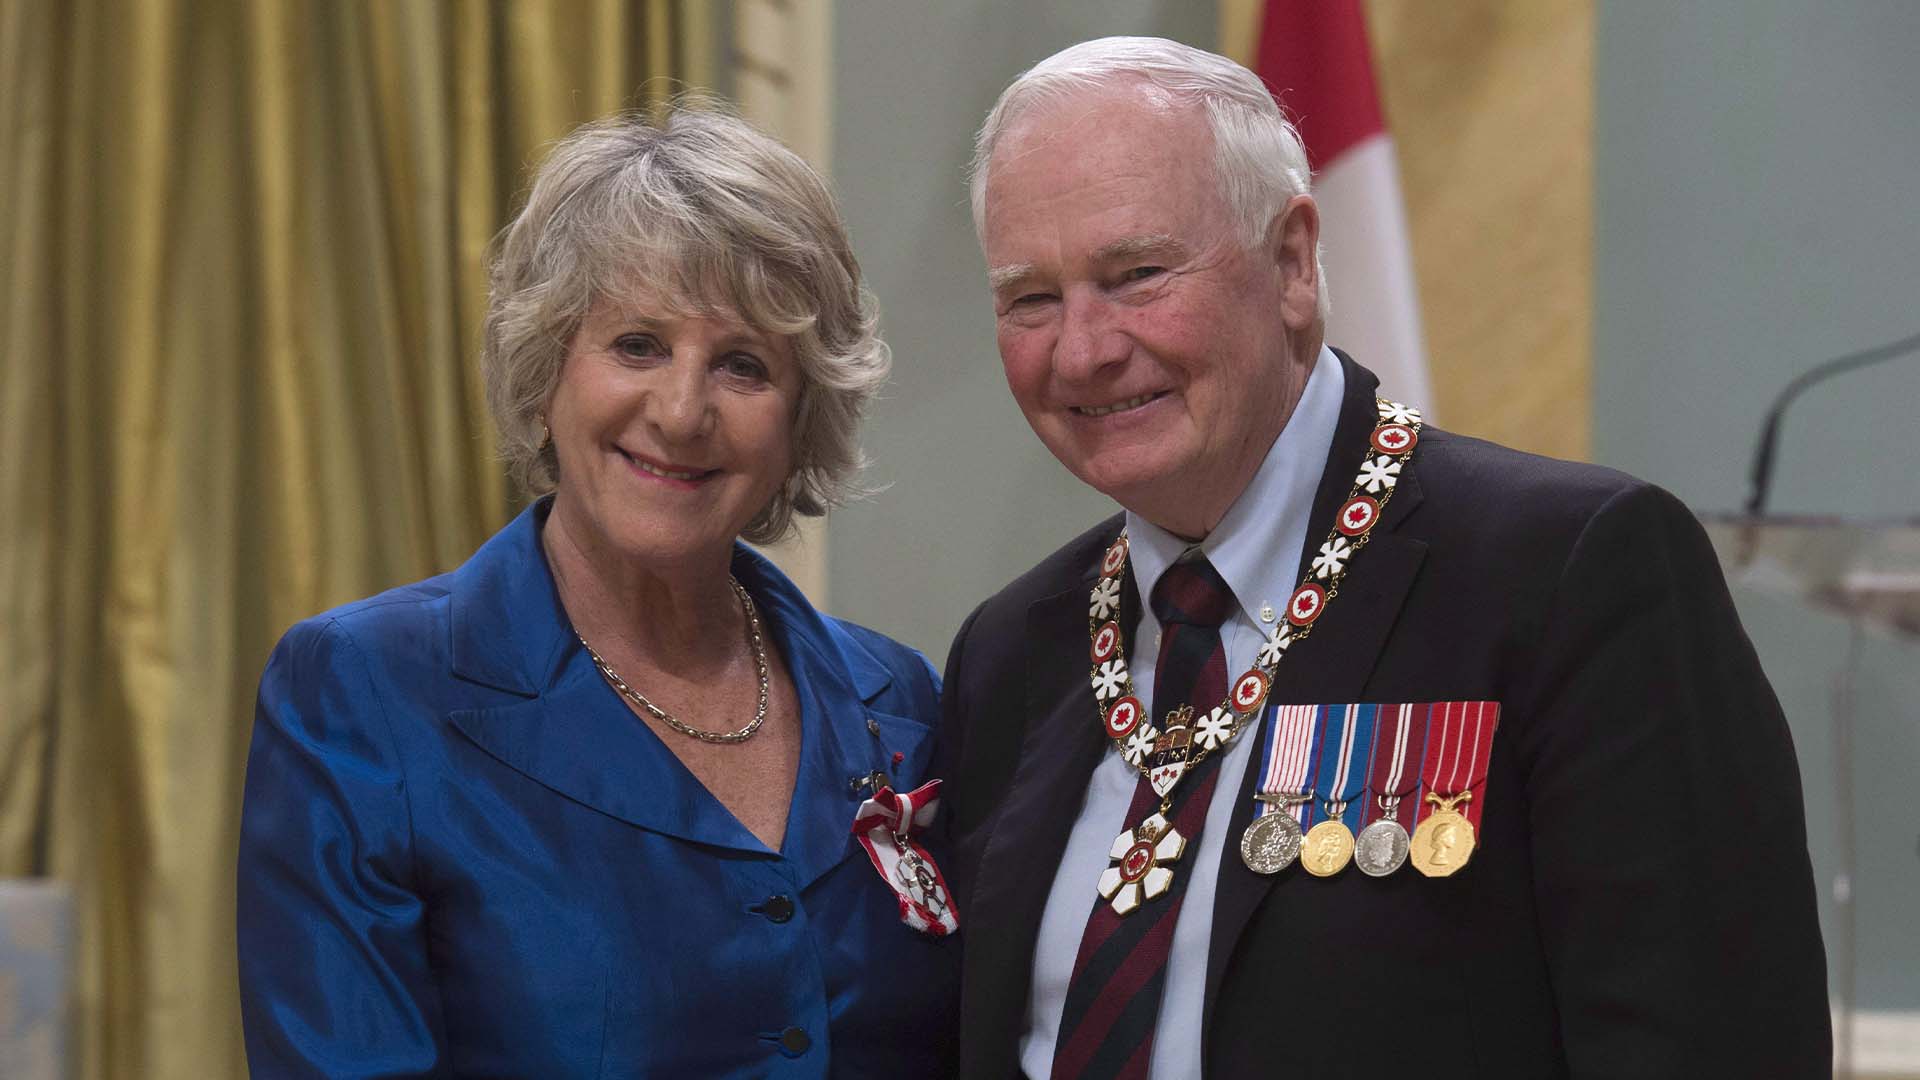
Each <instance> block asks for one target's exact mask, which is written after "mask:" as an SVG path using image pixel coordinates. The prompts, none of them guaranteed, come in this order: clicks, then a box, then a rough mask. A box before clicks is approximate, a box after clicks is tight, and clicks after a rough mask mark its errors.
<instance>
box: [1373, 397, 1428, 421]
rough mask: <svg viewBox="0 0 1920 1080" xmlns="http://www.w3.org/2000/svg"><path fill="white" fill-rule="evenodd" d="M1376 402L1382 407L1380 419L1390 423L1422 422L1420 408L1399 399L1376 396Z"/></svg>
mask: <svg viewBox="0 0 1920 1080" xmlns="http://www.w3.org/2000/svg"><path fill="white" fill-rule="evenodd" d="M1374 404H1375V405H1377V406H1379V408H1380V419H1381V421H1382V422H1384V423H1388V424H1407V425H1413V424H1417V423H1419V422H1420V410H1419V409H1416V408H1414V407H1412V406H1410V405H1402V404H1400V403H1399V402H1397V401H1388V400H1387V399H1385V398H1375V399H1374Z"/></svg>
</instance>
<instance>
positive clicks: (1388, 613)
mask: <svg viewBox="0 0 1920 1080" xmlns="http://www.w3.org/2000/svg"><path fill="white" fill-rule="evenodd" d="M1337 355H1338V356H1339V358H1340V363H1341V366H1342V368H1343V369H1344V371H1345V374H1346V392H1345V394H1344V395H1343V397H1342V399H1341V403H1340V419H1339V422H1338V423H1337V424H1336V426H1335V428H1334V436H1333V446H1332V449H1331V450H1330V452H1329V453H1328V454H1327V467H1326V471H1325V472H1324V473H1322V474H1321V478H1320V486H1319V487H1318V489H1316V491H1315V494H1314V500H1313V515H1312V517H1311V518H1310V519H1309V522H1308V527H1307V541H1306V547H1305V549H1304V550H1303V551H1302V552H1301V555H1300V564H1299V572H1298V575H1297V576H1296V580H1301V579H1303V578H1304V577H1305V575H1306V573H1307V569H1308V567H1309V566H1310V565H1311V563H1312V559H1313V553H1314V552H1316V551H1317V550H1318V549H1319V545H1320V542H1321V540H1322V539H1323V538H1324V537H1325V536H1326V534H1327V531H1328V530H1329V529H1331V528H1332V527H1333V517H1334V514H1335V513H1337V512H1338V511H1339V509H1340V507H1341V505H1342V504H1344V503H1345V501H1346V497H1347V493H1348V491H1349V490H1351V488H1352V486H1353V478H1354V476H1355V474H1356V473H1358V472H1359V469H1360V462H1361V459H1362V458H1363V457H1364V456H1365V455H1366V453H1367V450H1368V443H1367V440H1368V436H1369V435H1370V434H1371V432H1372V431H1373V428H1374V425H1375V423H1376V422H1377V420H1378V413H1377V412H1376V410H1375V408H1374V404H1373V401H1374V390H1375V388H1376V387H1377V386H1378V385H1379V380H1378V379H1377V378H1375V376H1374V375H1373V373H1372V372H1370V371H1367V370H1366V369H1365V368H1363V367H1361V366H1360V365H1358V364H1356V363H1354V362H1353V360H1352V359H1351V358H1350V357H1348V356H1347V355H1346V354H1344V353H1338V354H1337ZM1419 460H1420V457H1419V452H1418V450H1417V449H1416V451H1415V452H1414V456H1413V466H1412V467H1410V468H1409V469H1407V470H1406V471H1405V472H1403V473H1402V474H1401V476H1400V479H1399V483H1398V485H1397V486H1396V487H1395V489H1394V492H1393V497H1392V499H1391V500H1389V501H1388V503H1387V508H1386V510H1385V512H1384V513H1383V514H1382V515H1381V519H1380V522H1379V523H1378V524H1377V525H1375V526H1374V529H1373V532H1372V533H1371V534H1370V535H1369V536H1368V538H1367V546H1366V548H1365V549H1364V550H1362V551H1361V553H1360V554H1359V555H1358V556H1357V557H1356V558H1355V559H1354V561H1353V565H1352V567H1351V568H1350V570H1349V571H1348V574H1347V577H1346V580H1345V581H1343V582H1342V583H1341V586H1340V595H1339V596H1338V597H1337V598H1336V599H1335V600H1334V602H1333V603H1331V604H1329V605H1328V606H1327V611H1326V614H1325V615H1323V616H1321V618H1320V619H1319V620H1318V621H1317V622H1315V623H1314V626H1313V633H1312V635H1311V636H1309V637H1308V638H1307V640H1306V641H1304V642H1302V643H1301V644H1299V645H1297V646H1295V647H1294V648H1293V649H1291V650H1289V651H1288V653H1287V656H1286V659H1284V660H1282V661H1281V662H1280V666H1279V668H1277V669H1276V671H1275V674H1274V680H1273V688H1272V690H1271V692H1270V693H1269V696H1268V701H1270V702H1277V703H1289V704H1325V703H1348V702H1357V701H1360V700H1362V695H1363V694H1364V693H1365V690H1366V684H1367V678H1368V676H1369V675H1371V674H1372V672H1373V669H1374V665H1375V663H1376V661H1377V660H1378V659H1379V656H1380V650H1381V648H1382V647H1384V646H1385V644H1386V640H1387V635H1388V632H1389V631H1390V630H1392V628H1393V623H1394V620H1395V619H1396V618H1397V617H1398V615H1399V612H1400V606H1401V604H1402V603H1403V602H1404V601H1405V600H1406V596H1407V591H1408V590H1409V589H1410V588H1412V586H1413V581H1414V578H1415V577H1416V576H1417V575H1418V573H1419V570H1420V564H1421V562H1422V561H1423V560H1424V559H1425V558H1426V550H1427V548H1426V544H1425V543H1423V542H1421V541H1419V540H1414V539H1411V538H1409V537H1404V536H1400V535H1397V533H1396V530H1397V529H1398V528H1399V526H1400V524H1401V523H1402V522H1404V521H1405V520H1406V518H1407V517H1408V516H1409V515H1411V514H1412V513H1413V512H1414V511H1415V509H1417V508H1418V506H1419V504H1420V501H1421V493H1420V483H1419V479H1418V477H1417V475H1416V470H1417V469H1418V467H1419ZM1265 735H1266V732H1265V728H1264V725H1263V726H1262V727H1259V728H1255V729H1253V730H1252V731H1249V732H1247V733H1246V734H1245V735H1243V736H1242V738H1246V737H1249V736H1251V737H1253V738H1256V739H1261V738H1264V737H1265ZM1259 771H1260V769H1259V751H1258V749H1257V748H1256V749H1255V751H1254V760H1253V764H1251V765H1249V767H1248V768H1247V771H1246V776H1245V778H1244V779H1243V780H1242V781H1241V785H1240V792H1239V795H1238V801H1237V802H1236V803H1235V804H1234V809H1233V817H1232V818H1231V819H1230V821H1229V824H1228V827H1227V829H1228V831H1227V844H1228V849H1229V850H1228V853H1227V855H1226V856H1225V857H1223V858H1222V859H1221V860H1220V880H1219V884H1218V886H1217V887H1216V890H1215V893H1214V907H1213V932H1212V935H1211V939H1210V942H1209V947H1208V956H1207V981H1206V992H1205V996H1204V998H1203V1003H1202V1013H1201V1024H1202V1030H1203V1031H1204V1030H1206V1029H1207V1025H1208V1022H1209V1021H1210V1020H1211V1018H1212V1016H1213V1003H1214V997H1215V995H1216V994H1217V993H1218V992H1219V988H1220V981H1221V979H1222V977H1223V975H1224V974H1225V971H1226V967H1227V964H1228V962H1229V961H1230V959H1231V957H1232V955H1233V952H1234V949H1235V947H1236V945H1237V944H1238V942H1239V940H1240V935H1241V932H1242V931H1243V930H1245V929H1246V926H1247V922H1248V920H1249V919H1250V918H1252V916H1253V912H1254V910H1255V909H1256V908H1258V907H1259V905H1260V902H1261V901H1262V900H1263V899H1265V897H1266V895H1267V892H1268V890H1269V889H1271V888H1272V887H1273V884H1274V883H1275V882H1276V881H1277V880H1279V876H1280V875H1275V876H1271V877H1269V876H1264V875H1261V874H1256V873H1254V872H1253V871H1251V870H1249V869H1247V867H1246V865H1245V864H1244V863H1242V862H1241V861H1240V860H1239V859H1238V858H1236V857H1234V856H1233V854H1232V849H1233V847H1234V846H1235V845H1236V844H1237V843H1238V840H1239V836H1240V834H1241V832H1243V831H1244V830H1245V829H1246V827H1247V824H1248V823H1249V822H1250V821H1252V819H1253V793H1254V785H1255V784H1256V783H1257V782H1258V780H1259V775H1258V774H1259Z"/></svg>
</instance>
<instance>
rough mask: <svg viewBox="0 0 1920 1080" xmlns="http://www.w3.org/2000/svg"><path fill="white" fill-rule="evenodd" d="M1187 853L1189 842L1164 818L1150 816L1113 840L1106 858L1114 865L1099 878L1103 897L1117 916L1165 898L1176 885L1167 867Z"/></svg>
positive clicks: (1127, 913) (1154, 815) (1158, 815)
mask: <svg viewBox="0 0 1920 1080" xmlns="http://www.w3.org/2000/svg"><path fill="white" fill-rule="evenodd" d="M1186 850H1187V838H1186V837H1184V836H1181V835H1180V830H1178V829H1176V828H1174V827H1173V824H1172V823H1171V822H1169V821H1168V820H1167V819H1166V818H1165V817H1164V816H1162V815H1160V814H1153V815H1150V816H1149V817H1148V818H1147V820H1145V821H1142V822H1141V823H1140V824H1139V825H1137V826H1135V827H1134V828H1131V829H1128V830H1127V831H1126V832H1123V833H1121V834H1120V835H1119V836H1116V837H1114V839H1113V848H1112V850H1110V851H1108V852H1107V858H1109V859H1111V860H1113V865H1112V866H1109V867H1107V871H1106V873H1104V874H1101V875H1100V897H1101V899H1103V900H1106V901H1107V902H1108V903H1109V904H1111V905H1112V906H1113V912H1114V914H1116V915H1129V914H1132V913H1133V912H1134V911H1135V910H1137V909H1138V908H1139V907H1140V905H1141V904H1143V903H1145V902H1146V901H1148V900H1158V899H1159V898H1160V897H1162V896H1165V895H1166V892H1167V889H1168V888H1170V887H1172V885H1173V871H1171V870H1169V869H1167V868H1166V866H1165V865H1163V864H1165V863H1170V862H1177V861H1179V859H1180V856H1181V855H1182V854H1183V853H1184V852H1185V851H1186Z"/></svg>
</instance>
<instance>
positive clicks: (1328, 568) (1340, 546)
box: [1313, 536, 1353, 581]
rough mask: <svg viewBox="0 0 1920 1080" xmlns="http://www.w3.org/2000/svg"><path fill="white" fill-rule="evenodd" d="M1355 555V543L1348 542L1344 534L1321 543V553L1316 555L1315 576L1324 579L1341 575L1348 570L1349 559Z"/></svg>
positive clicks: (1314, 561) (1314, 562)
mask: <svg viewBox="0 0 1920 1080" xmlns="http://www.w3.org/2000/svg"><path fill="white" fill-rule="evenodd" d="M1352 557H1353V545H1352V544H1349V543H1347V539H1346V537H1344V536H1336V537H1334V538H1333V539H1331V540H1328V541H1327V542H1326V543H1324V544H1321V545H1320V554H1319V555H1316V556H1314V560H1313V576H1314V577H1317V578H1319V579H1320V580H1322V581H1327V580H1330V579H1332V578H1336V577H1339V576H1340V575H1341V574H1343V573H1345V572H1346V569H1347V560H1348V559H1351V558H1352Z"/></svg>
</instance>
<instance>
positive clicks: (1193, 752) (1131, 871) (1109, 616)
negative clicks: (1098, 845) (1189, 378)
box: [1087, 398, 1421, 916]
mask: <svg viewBox="0 0 1920 1080" xmlns="http://www.w3.org/2000/svg"><path fill="white" fill-rule="evenodd" d="M1374 404H1375V407H1376V409H1377V410H1378V413H1379V420H1378V422H1377V423H1376V424H1375V426H1374V429H1373V431H1372V432H1371V433H1369V435H1368V438H1367V444H1368V446H1367V452H1366V453H1364V454H1363V455H1362V456H1361V460H1360V468H1359V471H1358V472H1357V474H1356V475H1355V476H1354V479H1353V483H1352V485H1351V486H1350V488H1349V489H1348V492H1347V499H1346V501H1345V502H1344V503H1342V504H1341V506H1340V508H1339V510H1338V511H1337V512H1336V513H1335V515H1334V521H1333V527H1332V528H1331V529H1330V530H1329V532H1328V535H1327V539H1326V541H1325V542H1324V543H1322V544H1321V545H1320V549H1319V553H1318V555H1317V556H1316V557H1315V558H1314V560H1313V563H1312V566H1311V568H1310V569H1309V571H1308V573H1307V577H1306V580H1304V581H1302V582H1301V583H1300V586H1299V587H1298V588H1297V589H1295V590H1294V592H1293V595H1292V596H1291V597H1289V598H1288V601H1287V611H1286V619H1285V620H1284V621H1283V622H1282V623H1281V625H1279V626H1278V627H1276V628H1275V629H1274V632H1273V634H1272V636H1271V637H1270V638H1269V639H1268V640H1267V642H1266V644H1265V645H1263V646H1262V647H1261V649H1260V651H1259V654H1258V655H1257V656H1256V657H1255V660H1254V665H1253V667H1252V668H1250V669H1248V670H1247V671H1246V672H1244V673H1243V674H1241V675H1240V677H1239V678H1237V679H1234V680H1233V681H1232V683H1231V689H1230V690H1229V691H1228V693H1227V698H1226V700H1224V701H1222V702H1220V703H1219V704H1218V705H1217V706H1214V707H1212V708H1211V709H1206V711H1204V712H1199V711H1197V710H1196V709H1195V707H1194V706H1193V705H1187V706H1182V707H1181V708H1179V709H1176V710H1174V711H1172V712H1169V713H1168V714H1167V716H1166V718H1165V720H1164V721H1163V723H1162V725H1160V726H1156V725H1155V724H1154V723H1153V722H1152V720H1151V719H1150V718H1149V717H1148V715H1147V709H1146V706H1145V705H1144V703H1143V702H1141V700H1140V699H1139V697H1137V696H1136V695H1135V694H1134V692H1133V679H1132V676H1131V674H1130V672H1129V671H1128V666H1127V650H1126V642H1125V635H1124V631H1123V630H1122V628H1121V626H1120V622H1119V619H1118V615H1119V611H1120V598H1121V594H1122V591H1123V584H1122V583H1123V581H1124V580H1125V578H1126V574H1127V567H1128V564H1129V558H1128V543H1127V534H1126V533H1124V532H1122V533H1121V534H1120V536H1119V537H1118V538H1116V539H1115V540H1114V542H1113V544H1112V546H1111V547H1109V548H1108V549H1107V552H1106V555H1105V556H1104V557H1103V558H1102V559H1101V561H1100V573H1099V576H1098V577H1097V579H1096V580H1095V582H1094V585H1093V591H1092V593H1091V595H1090V596H1089V597H1088V606H1087V619H1088V621H1087V629H1088V633H1089V635H1090V636H1091V639H1092V640H1091V649H1090V652H1091V660H1092V662H1093V668H1092V672H1091V681H1092V684H1093V696H1094V701H1095V703H1096V705H1097V706H1098V709H1099V716H1100V723H1101V727H1102V728H1103V729H1104V731H1105V734H1106V736H1107V738H1108V739H1110V740H1112V742H1113V744H1114V746H1115V748H1116V749H1117V750H1119V752H1120V755H1121V757H1122V758H1123V759H1125V760H1126V762H1127V764H1129V765H1131V766H1133V768H1134V769H1135V770H1137V771H1139V772H1140V773H1141V774H1142V775H1143V776H1144V777H1145V779H1146V781H1147V783H1148V785H1149V786H1150V787H1151V788H1152V790H1153V792H1154V794H1156V795H1159V796H1160V800H1161V801H1160V807H1159V810H1158V811H1157V812H1155V813H1152V814H1149V815H1147V817H1146V818H1145V820H1143V821H1141V822H1140V823H1139V824H1138V825H1135V826H1133V827H1131V828H1129V829H1127V830H1126V831H1124V832H1122V833H1121V834H1120V835H1119V836H1117V837H1115V838H1114V841H1113V846H1112V848H1111V849H1110V850H1109V852H1108V856H1109V858H1110V860H1111V861H1112V864H1113V865H1111V866H1109V867H1108V868H1107V870H1106V871H1105V872H1104V873H1103V874H1102V875H1101V876H1100V881H1099V885H1098V888H1099V892H1100V896H1101V897H1102V898H1103V899H1105V900H1107V901H1108V903H1110V904H1111V905H1112V907H1113V910H1114V911H1115V912H1116V913H1118V914H1120V915H1123V916H1124V915H1127V914H1129V913H1131V912H1133V911H1135V910H1137V909H1138V908H1139V907H1140V906H1141V905H1142V904H1143V903H1145V902H1147V901H1151V900H1154V899H1157V898H1159V897H1160V896H1163V895H1165V894H1166V892H1167V890H1168V889H1169V888H1170V887H1171V884H1172V881H1173V869H1172V866H1171V865H1170V864H1172V863H1175V862H1177V861H1178V860H1179V859H1180V857H1181V855H1182V854H1184V852H1185V850H1186V838H1185V837H1183V836H1181V835H1180V832H1179V830H1178V829H1176V828H1174V826H1173V824H1172V823H1171V822H1169V821H1168V820H1167V816H1166V815H1167V814H1168V813H1169V812H1170V810H1171V807H1172V800H1173V789H1174V788H1175V786H1176V785H1178V784H1179V783H1180V781H1181V779H1182V778H1183V777H1184V776H1186V774H1187V773H1188V772H1189V771H1192V770H1194V769H1195V768H1196V767H1197V766H1198V765H1199V764H1200V763H1201V762H1202V761H1204V760H1205V759H1206V758H1207V756H1208V755H1209V754H1211V753H1213V752H1214V751H1216V750H1219V749H1221V748H1223V747H1224V746H1225V745H1226V744H1228V743H1230V742H1232V741H1233V739H1234V738H1235V737H1236V736H1238V735H1239V734H1240V731H1241V729H1242V728H1243V727H1244V726H1245V724H1246V722H1247V721H1248V720H1249V719H1250V718H1253V717H1257V716H1259V715H1261V707H1262V706H1263V705H1264V704H1265V702H1266V698H1267V693H1268V691H1269V690H1270V689H1271V687H1272V681H1273V674H1274V670H1275V669H1276V668H1277V667H1278V666H1279V664H1280V661H1281V660H1282V659H1283V658H1284V657H1285V656H1286V653H1287V650H1288V649H1289V648H1290V647H1291V646H1293V645H1295V644H1297V643H1299V642H1301V641H1303V640H1305V639H1306V638H1307V636H1308V635H1309V634H1310V633H1311V632H1312V630H1313V624H1314V623H1315V622H1316V621H1318V620H1319V618H1320V616H1321V615H1322V613H1323V612H1324V611H1325V610H1326V607H1327V605H1328V604H1329V603H1331V602H1332V601H1333V599H1334V598H1335V597H1336V596H1337V595H1338V594H1339V587H1340V583H1341V581H1342V580H1343V579H1344V578H1345V576H1346V574H1347V569H1348V566H1349V564H1350V563H1351V562H1352V561H1353V560H1354V559H1355V558H1356V557H1357V556H1358V555H1359V553H1360V551H1361V550H1362V549H1364V548H1365V547H1366V545H1367V540H1368V538H1369V536H1370V535H1371V534H1372V531H1373V527H1374V525H1375V524H1377V523H1378V522H1379V521H1380V518H1381V514H1382V512H1383V511H1384V510H1385V508H1386V506H1387V502H1388V500H1389V499H1391V498H1392V496H1393V490H1394V488H1395V487H1396V486H1397V484H1398V482H1399V477H1400V473H1401V470H1402V469H1403V468H1404V467H1405V466H1406V464H1407V462H1408V461H1409V460H1411V458H1412V455H1413V450H1414V447H1415V446H1417V445H1418V444H1419V441H1420V426H1421V416H1420V410H1418V409H1414V408H1409V407H1408V406H1405V405H1402V404H1400V403H1398V402H1394V401H1388V400H1387V399H1385V398H1376V399H1375V400H1374ZM1197 704H1200V705H1201V706H1202V707H1203V708H1204V703H1197ZM1262 790H1271V791H1274V792H1284V791H1288V790H1296V791H1301V792H1307V791H1312V790H1313V788H1311V787H1303V786H1295V787H1292V788H1281V787H1271V788H1267V787H1263V788H1262ZM1263 816H1265V815H1263ZM1298 824H1299V822H1298V821H1297V820H1296V821H1295V825H1296V828H1297V826H1298ZM1275 828H1279V829H1280V830H1281V839H1282V840H1284V830H1285V827H1284V826H1275V825H1269V826H1266V827H1265V829H1267V830H1272V829H1275ZM1295 854H1296V855H1297V850H1296V852H1295ZM1289 861H1291V860H1289ZM1278 869H1279V867H1277V866H1276V867H1275V870H1276V871H1277V870H1278Z"/></svg>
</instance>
